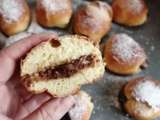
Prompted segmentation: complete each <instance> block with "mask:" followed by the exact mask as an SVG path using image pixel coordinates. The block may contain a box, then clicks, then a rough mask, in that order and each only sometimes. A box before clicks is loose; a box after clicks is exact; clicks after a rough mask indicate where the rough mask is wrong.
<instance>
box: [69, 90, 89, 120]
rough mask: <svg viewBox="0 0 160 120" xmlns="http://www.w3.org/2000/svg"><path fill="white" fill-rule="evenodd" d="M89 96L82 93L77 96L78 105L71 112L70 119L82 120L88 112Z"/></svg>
mask: <svg viewBox="0 0 160 120" xmlns="http://www.w3.org/2000/svg"><path fill="white" fill-rule="evenodd" d="M88 100H89V99H88V95H87V94H86V93H81V92H80V95H76V96H75V101H76V104H75V106H74V107H73V108H72V109H71V110H70V111H69V115H70V118H72V119H73V120H82V117H83V114H84V112H86V110H87V103H88Z"/></svg>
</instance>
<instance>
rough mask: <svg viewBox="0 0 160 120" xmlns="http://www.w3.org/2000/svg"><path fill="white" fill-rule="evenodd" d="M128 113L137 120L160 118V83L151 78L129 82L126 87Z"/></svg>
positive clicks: (125, 104) (141, 78) (125, 105)
mask: <svg viewBox="0 0 160 120" xmlns="http://www.w3.org/2000/svg"><path fill="white" fill-rule="evenodd" d="M124 96H125V97H126V102H125V103H124V108H125V109H126V112H128V113H129V115H131V116H132V117H134V118H136V119H137V120H152V119H155V118H157V117H160V101H159V99H160V82H159V81H156V80H153V78H151V77H140V78H137V79H134V80H131V81H129V82H128V83H127V84H126V85H125V87H124Z"/></svg>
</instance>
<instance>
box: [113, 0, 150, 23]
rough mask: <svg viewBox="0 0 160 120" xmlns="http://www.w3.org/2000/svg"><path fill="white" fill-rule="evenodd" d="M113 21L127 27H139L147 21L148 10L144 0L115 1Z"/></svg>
mask: <svg viewBox="0 0 160 120" xmlns="http://www.w3.org/2000/svg"><path fill="white" fill-rule="evenodd" d="M112 8H113V20H114V21H115V22H117V23H120V24H123V25H126V26H139V25H142V24H144V23H145V22H146V21H147V14H148V8H147V5H146V3H145V1H144V0H113V3H112Z"/></svg>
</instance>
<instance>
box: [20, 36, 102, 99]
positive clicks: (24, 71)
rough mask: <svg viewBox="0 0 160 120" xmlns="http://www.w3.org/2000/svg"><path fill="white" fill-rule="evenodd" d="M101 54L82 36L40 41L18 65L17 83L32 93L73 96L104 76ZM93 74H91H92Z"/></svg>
mask: <svg viewBox="0 0 160 120" xmlns="http://www.w3.org/2000/svg"><path fill="white" fill-rule="evenodd" d="M104 71H105V69H104V63H103V60H102V56H101V52H100V51H99V49H98V48H97V47H95V46H94V45H93V44H92V43H90V42H89V41H88V40H87V38H86V37H82V36H76V35H67V36H62V37H59V38H58V40H55V39H52V38H51V40H49V41H47V42H42V43H41V44H39V45H38V46H36V47H35V48H33V49H32V50H31V51H30V52H29V53H28V54H27V55H26V57H25V58H24V59H23V60H22V63H21V78H22V79H21V81H22V83H23V84H24V86H25V87H26V89H27V90H28V91H30V92H33V93H35V94H36V93H42V92H44V91H47V92H48V93H50V94H51V95H53V96H55V97H64V96H68V95H70V94H74V93H76V92H77V91H78V90H79V88H80V86H81V85H83V84H87V83H92V82H94V81H96V80H98V79H99V78H100V77H102V76H103V74H104ZM93 73H94V74H93Z"/></svg>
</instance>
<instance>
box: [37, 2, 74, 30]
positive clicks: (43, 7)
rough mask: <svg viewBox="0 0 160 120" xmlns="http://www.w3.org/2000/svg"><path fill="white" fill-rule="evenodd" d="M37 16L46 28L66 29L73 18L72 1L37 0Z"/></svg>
mask: <svg viewBox="0 0 160 120" xmlns="http://www.w3.org/2000/svg"><path fill="white" fill-rule="evenodd" d="M36 16H37V21H38V23H39V24H40V25H42V26H44V27H59V28H64V27H66V26H67V25H68V23H69V22H70V19H71V16H72V0H37V5H36Z"/></svg>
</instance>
